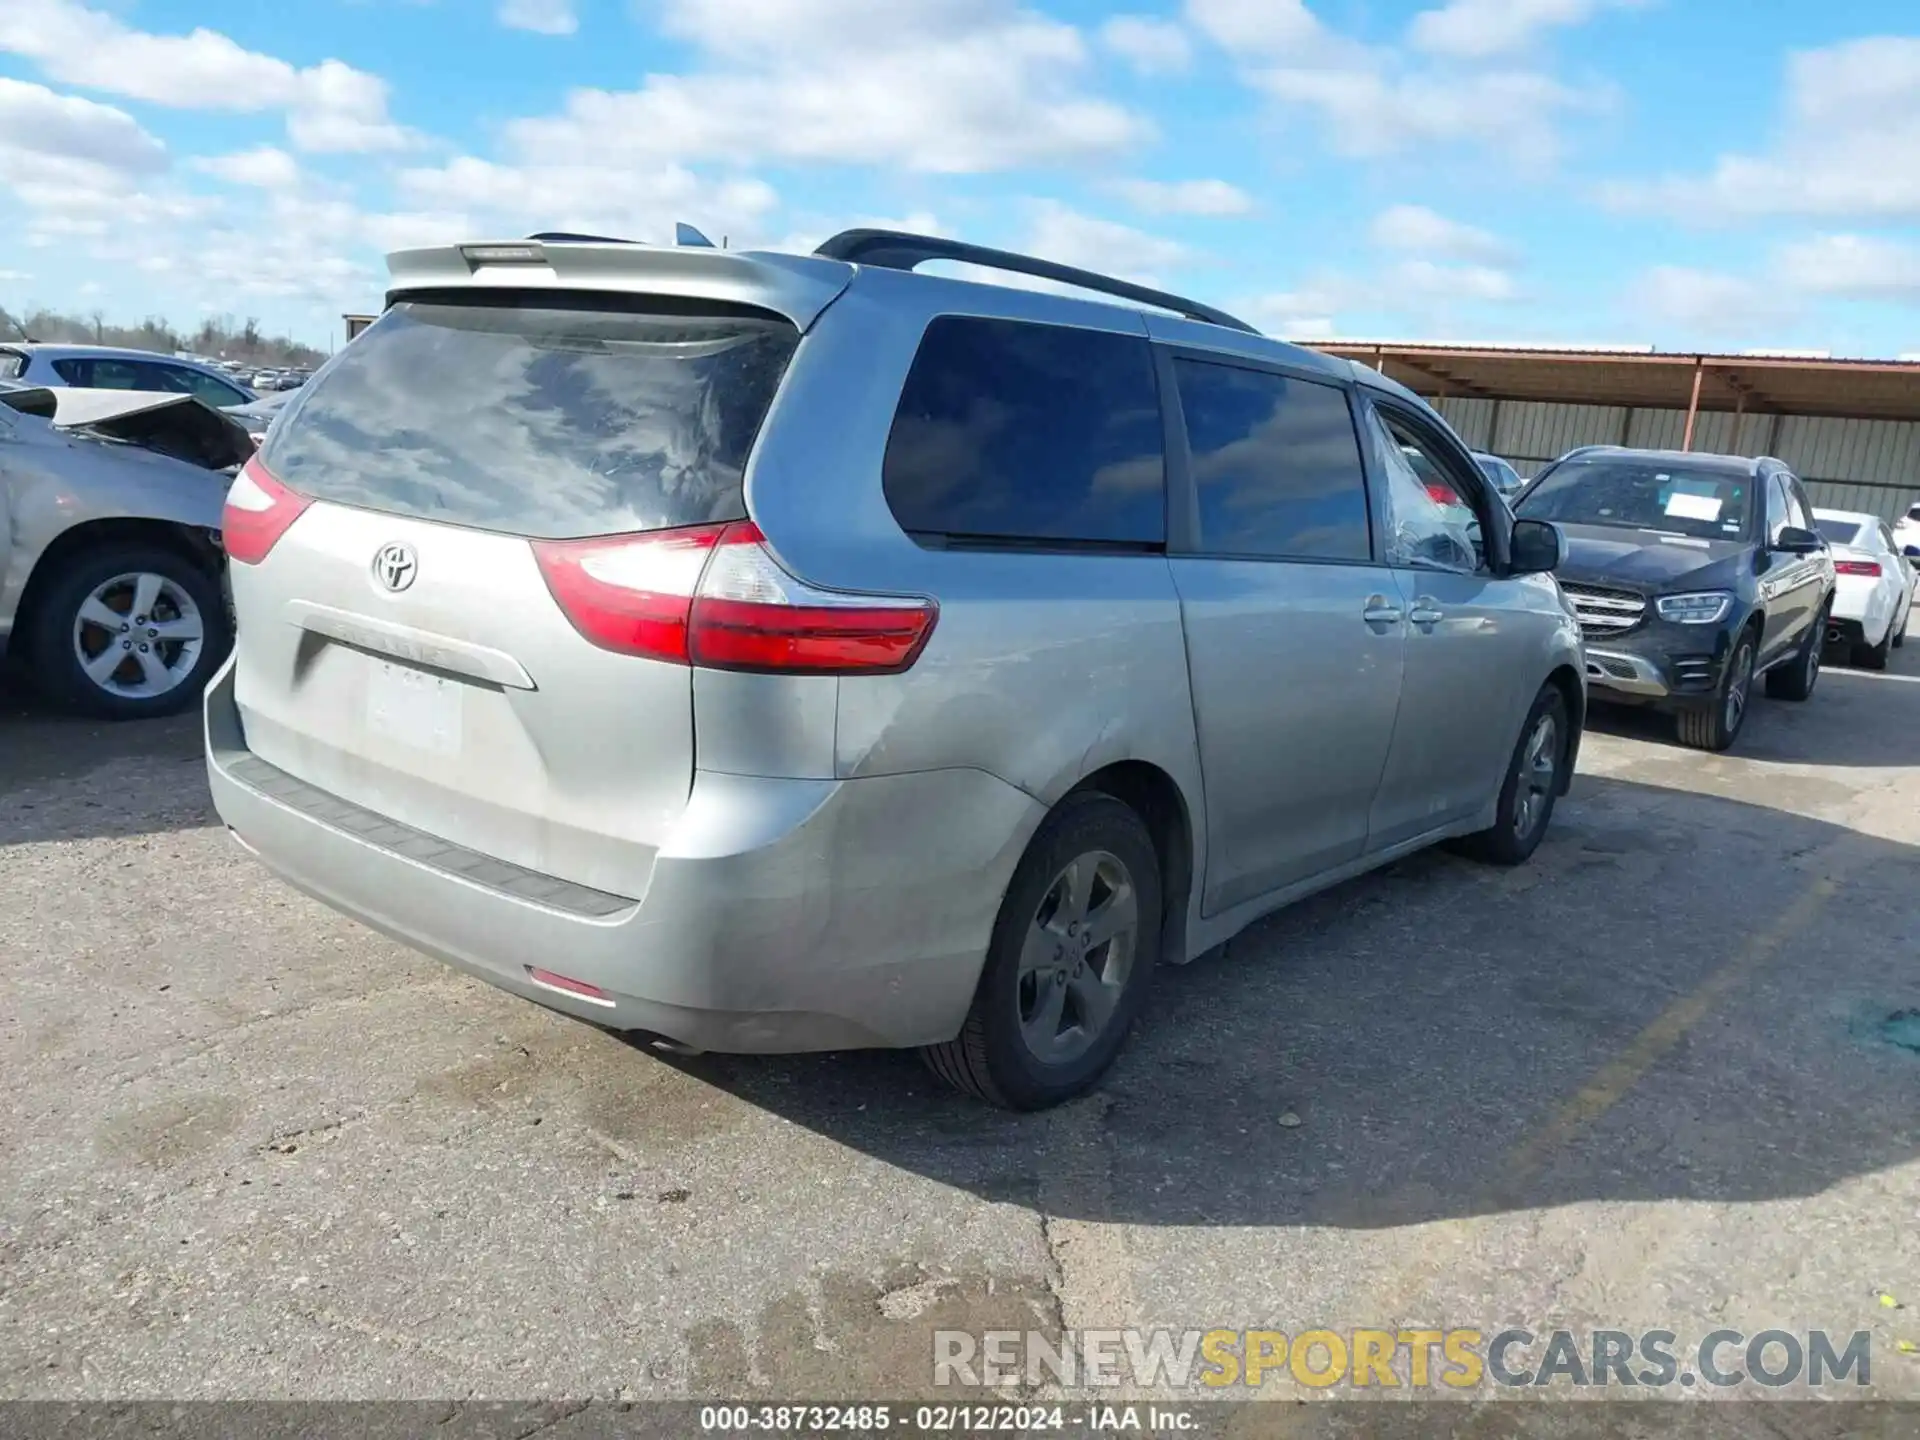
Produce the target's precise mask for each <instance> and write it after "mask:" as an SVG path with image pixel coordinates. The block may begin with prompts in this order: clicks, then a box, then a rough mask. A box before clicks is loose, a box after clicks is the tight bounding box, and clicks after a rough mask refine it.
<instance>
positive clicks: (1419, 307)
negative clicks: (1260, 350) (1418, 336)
mask: <svg viewBox="0 0 1920 1440" xmlns="http://www.w3.org/2000/svg"><path fill="white" fill-rule="evenodd" d="M1524 298H1525V295H1524V292H1523V291H1522V290H1521V288H1520V285H1519V283H1518V282H1517V281H1516V280H1515V279H1514V277H1513V275H1512V273H1511V272H1510V271H1507V270H1504V269H1502V268H1500V267H1499V266H1497V265H1476V264H1442V263H1440V262H1438V261H1435V260H1428V259H1405V260H1395V261H1390V262H1388V263H1386V264H1383V265H1380V266H1378V267H1377V268H1372V269H1368V270H1365V271H1360V270H1330V271H1323V272H1322V273H1320V274H1318V275H1315V276H1313V277H1312V278H1311V279H1309V280H1308V281H1307V283H1306V284H1304V285H1302V286H1301V287H1299V288H1298V289H1295V290H1290V291H1283V292H1280V293H1277V294H1269V295H1256V296H1253V297H1252V298H1250V299H1247V300H1245V301H1243V302H1241V304H1240V306H1238V307H1229V308H1238V309H1239V310H1240V312H1241V313H1243V314H1246V315H1249V316H1251V317H1252V318H1253V319H1254V320H1255V323H1257V324H1259V325H1260V326H1261V327H1262V328H1263V329H1265V330H1267V331H1268V332H1269V333H1271V334H1275V335H1280V336H1283V337H1287V338H1292V339H1305V338H1310V337H1315V336H1318V337H1325V336H1328V335H1337V334H1340V333H1342V332H1343V331H1346V332H1349V333H1350V332H1351V328H1352V327H1351V325H1350V324H1346V323H1343V322H1342V317H1345V316H1356V315H1365V316H1368V317H1384V318H1385V320H1386V323H1387V325H1388V327H1389V328H1391V329H1394V330H1396V331H1398V332H1400V333H1402V334H1412V333H1415V332H1420V331H1425V332H1426V333H1430V334H1436V335H1441V334H1449V333H1458V331H1459V330H1461V329H1462V328H1464V327H1465V325H1466V324H1467V322H1468V317H1470V316H1471V315H1472V314H1474V313H1476V312H1477V311H1478V310H1480V309H1481V308H1482V307H1486V306H1501V305H1511V304H1513V303H1515V302H1517V301H1520V300H1522V299H1524ZM1376 323H1377V322H1376Z"/></svg>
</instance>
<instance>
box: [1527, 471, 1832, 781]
mask: <svg viewBox="0 0 1920 1440" xmlns="http://www.w3.org/2000/svg"><path fill="white" fill-rule="evenodd" d="M1514 508H1515V511H1516V513H1518V514H1520V515H1524V516H1526V517H1527V518H1528V519H1531V520H1551V521H1554V522H1555V523H1557V524H1558V525H1559V526H1560V527H1561V530H1562V532H1563V534H1564V535H1565V538H1566V555H1565V558H1564V559H1563V560H1562V561H1561V564H1560V568H1559V569H1558V570H1557V571H1556V572H1555V573H1556V574H1557V575H1558V577H1559V580H1560V588H1561V589H1562V590H1563V591H1564V592H1565V593H1566V596H1567V598H1568V600H1569V601H1571V602H1572V604H1573V607H1574V610H1575V611H1576V613H1578V615H1579V617H1580V630H1581V633H1582V635H1584V636H1585V638H1586V642H1587V684H1588V686H1589V687H1590V689H1591V690H1592V692H1593V698H1594V699H1595V700H1616V701H1622V702H1626V703H1629V704H1641V705H1651V706H1653V707H1655V708H1657V709H1660V710H1663V711H1666V712H1668V713H1670V714H1672V715H1674V716H1676V717H1677V719H1678V722H1679V731H1680V739H1681V741H1682V743H1684V744H1687V745H1691V746H1694V747H1696V748H1698V749H1701V750H1724V749H1726V748H1727V747H1728V746H1729V745H1731V744H1732V743H1733V742H1734V739H1735V737H1736V736H1738V735H1739V733H1740V727H1741V724H1742V723H1743V722H1744V721H1745V719H1746V715H1747V702H1748V699H1749V696H1750V693H1751V690H1752V687H1753V681H1754V678H1755V677H1756V676H1759V675H1765V676H1766V679H1767V694H1769V695H1771V696H1773V697H1775V698H1776V699H1780V700H1805V699H1806V698H1807V697H1808V696H1809V695H1811V694H1813V687H1814V683H1815V682H1816V681H1817V680H1818V679H1819V678H1820V647H1821V637H1822V635H1823V634H1824V633H1825V630H1826V616H1827V611H1828V608H1829V606H1830V605H1831V604H1832V602H1833V587H1834V570H1833V560H1832V558H1831V556H1830V555H1829V554H1828V551H1827V544H1826V541H1824V540H1823V539H1822V538H1821V537H1820V534H1819V532H1818V531H1817V530H1816V529H1814V524H1813V507H1812V505H1811V504H1810V503H1809V502H1808V500H1807V496H1806V492H1805V490H1803V489H1802V488H1801V485H1800V481H1799V480H1798V479H1797V478H1795V476H1794V474H1793V472H1792V471H1791V470H1789V469H1788V468H1787V467H1786V466H1785V465H1783V464H1782V463H1781V462H1780V461H1778V460H1772V459H1759V460H1749V459H1746V458H1744V457H1742V456H1738V455H1697V454H1690V453H1687V454H1683V453H1680V452H1677V451H1668V450H1628V449H1624V448H1618V447H1614V446H1589V447H1587V448H1584V449H1580V450H1575V451H1572V452H1570V453H1569V454H1566V455H1563V456H1562V457H1561V458H1560V459H1558V460H1556V461H1555V462H1554V463H1553V464H1551V465H1549V466H1548V467H1547V468H1546V469H1545V470H1543V471H1541V472H1540V474H1539V475H1538V476H1536V477H1535V478H1534V480H1533V482H1532V483H1531V484H1530V485H1528V486H1527V488H1526V490H1525V491H1523V492H1522V494H1521V495H1520V497H1519V500H1518V501H1517V503H1516V505H1515V507H1514Z"/></svg>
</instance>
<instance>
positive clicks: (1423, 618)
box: [1407, 595, 1446, 625]
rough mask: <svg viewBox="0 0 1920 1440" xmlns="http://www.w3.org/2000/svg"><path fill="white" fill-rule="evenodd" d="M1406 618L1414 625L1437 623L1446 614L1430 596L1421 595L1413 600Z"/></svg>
mask: <svg viewBox="0 0 1920 1440" xmlns="http://www.w3.org/2000/svg"><path fill="white" fill-rule="evenodd" d="M1407 618H1408V619H1409V620H1411V621H1412V622H1413V623H1414V624H1416V625H1438V624H1439V623H1440V622H1441V621H1442V620H1443V619H1445V618H1446V614H1445V612H1444V611H1442V610H1441V608H1440V606H1439V604H1438V602H1436V601H1435V600H1434V599H1433V598H1432V597H1431V596H1428V595H1422V596H1420V597H1419V598H1418V599H1416V600H1415V601H1414V602H1413V609H1412V610H1411V611H1410V612H1409V613H1408V615H1407Z"/></svg>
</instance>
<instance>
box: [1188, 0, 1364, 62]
mask: <svg viewBox="0 0 1920 1440" xmlns="http://www.w3.org/2000/svg"><path fill="white" fill-rule="evenodd" d="M1187 18H1188V19H1189V20H1190V21H1192V22H1193V25H1194V27H1195V28H1196V29H1198V30H1199V31H1201V32H1202V33H1203V34H1205V35H1207V36H1209V37H1211V38H1212V39H1213V41H1214V42H1215V43H1216V44H1218V45H1219V46H1220V47H1221V48H1222V49H1224V50H1227V51H1229V52H1231V53H1233V54H1236V55H1240V56H1243V57H1247V58H1266V59H1271V58H1274V57H1276V56H1297V55H1299V54H1300V53H1301V52H1303V51H1306V50H1310V49H1314V48H1317V47H1319V46H1321V45H1324V44H1325V43H1326V42H1327V41H1328V40H1329V38H1330V37H1329V35H1328V32H1327V30H1326V29H1325V27H1323V26H1322V25H1321V24H1320V22H1319V21H1318V20H1316V19H1315V18H1314V16H1313V12H1312V11H1310V10H1308V9H1307V7H1306V5H1305V4H1304V3H1302V0H1187Z"/></svg>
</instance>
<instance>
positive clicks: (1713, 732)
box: [1676, 629, 1820, 751]
mask: <svg viewBox="0 0 1920 1440" xmlns="http://www.w3.org/2000/svg"><path fill="white" fill-rule="evenodd" d="M1815 638H1820V635H1819V632H1815ZM1754 645H1755V640H1754V632H1753V631H1752V630H1751V629H1746V630H1742V631H1741V632H1740V637H1739V638H1738V639H1737V640H1735V641H1734V643H1733V654H1731V655H1730V656H1728V657H1727V666H1726V669H1725V670H1724V671H1722V672H1721V675H1720V688H1719V689H1717V690H1715V691H1714V692H1713V703H1712V704H1711V705H1709V706H1706V707H1705V708H1703V709H1699V710H1682V711H1681V712H1680V716H1679V723H1678V726H1677V727H1676V728H1677V729H1678V730H1679V733H1680V743H1681V744H1682V745H1685V746H1688V747H1690V748H1691V749H1694V750H1715V751H1718V750H1725V749H1726V748H1727V747H1728V746H1730V745H1732V744H1733V742H1734V741H1735V740H1737V739H1739V738H1740V731H1741V730H1742V729H1743V728H1744V727H1745V725H1746V723H1747V712H1748V711H1749V710H1751V709H1752V708H1753V659H1754ZM1736 691H1737V694H1738V700H1739V703H1738V704H1737V705H1736V704H1734V703H1733V702H1734V698H1735V695H1736Z"/></svg>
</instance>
